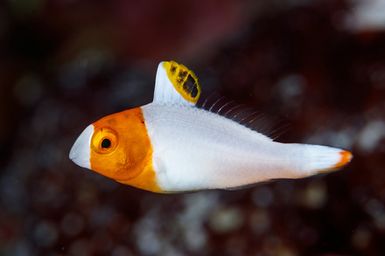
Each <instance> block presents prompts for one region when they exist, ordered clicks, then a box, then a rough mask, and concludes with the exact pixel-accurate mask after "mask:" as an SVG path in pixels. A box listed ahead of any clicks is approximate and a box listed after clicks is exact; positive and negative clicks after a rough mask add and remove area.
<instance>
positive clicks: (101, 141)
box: [91, 128, 118, 154]
mask: <svg viewBox="0 0 385 256" xmlns="http://www.w3.org/2000/svg"><path fill="white" fill-rule="evenodd" d="M91 145H92V149H93V150H94V151H95V152H97V153H99V154H108V153H111V152H113V151H114V149H115V148H116V146H117V145H118V136H117V135H116V133H115V132H114V131H113V130H112V129H110V128H100V129H99V130H97V131H95V132H94V135H93V136H92V139H91Z"/></svg>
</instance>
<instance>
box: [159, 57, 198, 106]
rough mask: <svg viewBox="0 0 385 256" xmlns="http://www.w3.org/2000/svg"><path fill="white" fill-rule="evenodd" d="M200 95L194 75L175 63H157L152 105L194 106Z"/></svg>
mask: <svg viewBox="0 0 385 256" xmlns="http://www.w3.org/2000/svg"><path fill="white" fill-rule="evenodd" d="M200 95H201V87H200V85H199V83H198V78H197V77H196V75H195V74H194V73H193V72H192V71H191V70H189V69H188V68H187V67H186V66H184V65H182V64H178V63H176V62H175V61H163V62H161V63H159V65H158V70H157V72H156V78H155V91H154V100H153V102H154V103H174V104H175V103H177V104H182V105H187V106H195V104H196V103H197V102H198V100H199V97H200Z"/></svg>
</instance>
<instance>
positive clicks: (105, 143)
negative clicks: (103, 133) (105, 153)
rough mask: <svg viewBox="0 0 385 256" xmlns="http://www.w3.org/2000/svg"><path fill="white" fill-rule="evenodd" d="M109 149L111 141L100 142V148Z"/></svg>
mask: <svg viewBox="0 0 385 256" xmlns="http://www.w3.org/2000/svg"><path fill="white" fill-rule="evenodd" d="M109 147H111V140H109V139H107V138H106V139H103V140H102V148H109Z"/></svg>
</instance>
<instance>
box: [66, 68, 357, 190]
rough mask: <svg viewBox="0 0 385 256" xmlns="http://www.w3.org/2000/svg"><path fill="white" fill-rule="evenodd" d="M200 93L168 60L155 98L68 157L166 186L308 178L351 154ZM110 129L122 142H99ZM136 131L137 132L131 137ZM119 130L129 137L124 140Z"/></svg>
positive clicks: (140, 183)
mask: <svg viewBox="0 0 385 256" xmlns="http://www.w3.org/2000/svg"><path fill="white" fill-rule="evenodd" d="M199 96H200V87H199V84H198V82H197V78H196V77H195V75H194V74H193V73H192V72H191V71H190V70H188V69H187V68H186V67H185V66H183V65H179V64H177V63H175V62H172V61H171V62H162V63H160V64H159V67H158V71H157V76H156V83H155V91H154V100H153V102H152V103H150V104H147V105H145V106H142V107H140V108H136V109H133V110H128V111H124V112H121V113H116V114H113V115H111V116H107V117H105V118H103V119H101V120H99V121H97V122H95V123H94V124H93V125H92V126H89V127H87V129H86V130H85V131H84V132H83V133H82V134H81V135H80V136H79V138H78V140H77V141H76V142H75V144H74V146H73V148H72V150H71V153H70V158H71V159H73V161H74V162H76V163H78V164H79V165H81V166H83V167H86V168H89V169H93V170H95V171H97V172H99V173H101V174H103V175H105V176H107V177H110V178H113V179H115V180H117V181H119V182H122V183H125V184H129V185H132V186H136V187H138V188H142V189H146V190H150V191H154V192H161V193H172V192H183V191H195V190H201V189H217V188H222V189H232V188H237V187H241V186H246V185H249V184H253V183H257V182H263V181H268V180H272V179H283V178H302V177H307V176H310V175H314V174H317V173H322V172H327V171H330V170H335V169H337V168H340V167H342V166H343V165H345V164H347V163H348V162H349V161H350V160H351V158H352V155H351V153H350V152H348V151H345V150H341V149H337V148H332V147H327V146H318V145H307V144H285V143H279V142H275V141H273V140H272V139H270V138H269V137H267V136H265V135H263V134H261V133H258V132H256V131H254V130H251V129H250V128H247V127H245V126H243V125H241V124H239V123H237V122H235V121H233V120H231V119H228V118H226V117H223V116H221V115H219V114H216V113H212V112H209V111H207V110H203V109H200V108H197V107H196V106H195V104H196V102H197V101H198V99H199ZM119 120H120V121H119ZM121 120H124V121H121ZM121 122H127V123H121ZM94 129H95V131H94ZM103 129H104V130H103ZM96 130H97V131H96ZM106 130H107V131H109V132H108V134H107V135H106V138H112V139H111V141H112V142H115V141H116V146H114V145H112V146H111V147H107V148H99V149H95V147H97V145H99V147H100V145H102V146H103V144H101V143H100V141H102V138H104V137H103V136H104V135H103V136H102V135H100V134H101V133H103V131H106ZM119 133H123V134H119ZM126 133H127V134H126ZM130 133H133V134H137V136H133V135H132V136H131V137H130V136H129V135H130ZM93 134H94V135H93ZM95 134H97V135H95ZM111 134H112V135H111ZM121 137H122V138H123V137H124V138H129V139H125V141H123V142H120V143H118V141H119V138H121ZM95 140H96V142H95ZM128 140H130V141H128ZM111 141H110V142H111ZM110 144H111V143H110ZM110 144H108V143H107V144H105V146H110ZM112 144H113V143H112ZM90 145H91V146H90ZM95 145H96V146H95ZM121 147H123V148H121ZM124 147H125V148H124ZM94 151H95V152H94ZM115 151H116V152H115ZM133 159H135V161H134V160H133ZM122 166H123V167H122ZM142 169H143V171H142Z"/></svg>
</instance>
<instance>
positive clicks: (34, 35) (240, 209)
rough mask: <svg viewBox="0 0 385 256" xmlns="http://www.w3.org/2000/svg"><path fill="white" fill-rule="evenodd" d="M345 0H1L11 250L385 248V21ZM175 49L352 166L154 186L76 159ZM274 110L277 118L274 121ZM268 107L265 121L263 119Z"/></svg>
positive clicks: (1, 131)
mask: <svg viewBox="0 0 385 256" xmlns="http://www.w3.org/2000/svg"><path fill="white" fill-rule="evenodd" d="M354 8H355V6H353V5H352V4H351V2H350V1H331V0H330V1H329V0H327V1H315V0H310V1H289V0H287V1H230V0H225V1H214V0H212V1H192V0H190V1H174V0H173V1H123V0H114V1H77V0H70V1H59V0H56V1H54V0H53V1H42V0H33V1H3V2H1V3H0V85H1V86H0V168H1V169H0V171H1V173H0V192H1V194H0V208H1V210H0V254H2V255H114V256H117V255H119V256H120V255H139V254H141V255H282V256H291V255H383V254H384V252H385V246H384V244H385V236H384V232H385V206H384V200H385V172H384V165H385V157H384V152H385V143H384V142H385V139H384V138H385V119H384V111H385V101H384V100H385V61H384V60H385V34H384V32H383V31H381V29H373V28H371V29H365V28H362V29H360V30H354V29H351V28H349V26H348V25H347V20H348V18H347V17H350V16H349V15H351V13H352V12H353V11H354V10H355V9H354ZM169 59H174V60H176V61H178V62H181V63H184V64H186V65H187V66H189V67H191V68H192V69H193V70H194V71H195V72H196V74H197V75H198V77H199V78H200V81H201V84H202V86H203V89H204V91H205V93H207V94H209V93H210V92H212V91H215V92H218V93H219V94H220V95H224V96H226V97H227V98H228V99H229V100H235V101H236V102H237V103H239V104H245V105H246V106H248V107H251V108H253V109H256V110H259V111H261V112H263V113H265V114H266V115H267V116H273V117H274V118H275V119H278V120H280V122H281V121H282V122H283V123H287V124H289V128H288V130H287V132H286V133H284V134H283V135H282V136H281V137H280V138H279V139H278V140H280V141H284V142H304V143H305V142H308V143H318V144H325V145H331V146H336V147H342V148H347V149H349V150H351V151H352V152H353V154H354V160H353V162H352V163H351V164H350V165H349V166H347V167H346V168H345V169H344V170H343V171H340V172H336V173H333V174H329V175H324V176H317V177H312V178H307V179H303V180H295V181H287V180H286V181H276V182H272V183H267V184H260V185H257V186H255V187H252V188H249V189H245V190H238V191H208V192H199V193H192V194H180V195H157V194H151V193H148V192H145V191H141V190H137V189H134V188H130V187H128V186H124V185H120V184H117V183H115V182H113V181H110V180H108V179H106V178H103V177H101V176H98V175H97V174H94V173H92V172H90V171H86V170H82V169H81V168H79V167H77V166H75V165H74V164H73V163H72V162H71V161H70V160H69V159H68V152H69V149H70V147H71V145H72V143H73V142H74V140H75V139H76V137H77V136H78V135H79V133H80V132H81V130H82V129H83V128H84V127H85V126H86V125H88V124H89V123H91V122H93V121H94V120H96V119H98V118H100V117H102V116H104V115H106V114H109V113H113V112H116V111H120V110H123V109H126V108H130V107H134V106H139V105H143V104H146V103H148V102H150V101H151V99H152V91H153V84H154V78H155V77H154V76H155V70H156V66H157V64H158V62H159V61H161V60H169ZM268 119H269V118H267V119H266V120H268ZM266 120H265V121H263V120H261V121H259V123H257V125H259V126H263V124H264V122H267V121H266Z"/></svg>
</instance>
